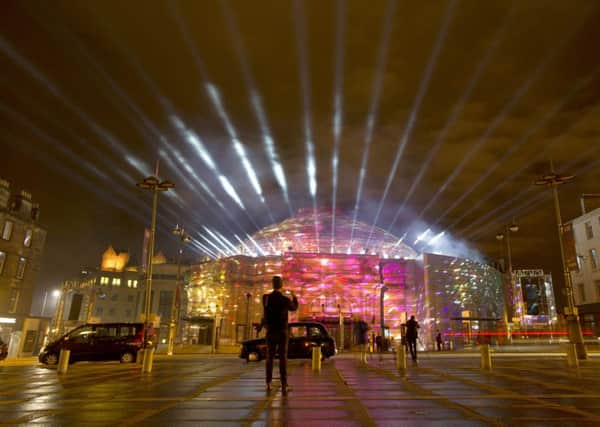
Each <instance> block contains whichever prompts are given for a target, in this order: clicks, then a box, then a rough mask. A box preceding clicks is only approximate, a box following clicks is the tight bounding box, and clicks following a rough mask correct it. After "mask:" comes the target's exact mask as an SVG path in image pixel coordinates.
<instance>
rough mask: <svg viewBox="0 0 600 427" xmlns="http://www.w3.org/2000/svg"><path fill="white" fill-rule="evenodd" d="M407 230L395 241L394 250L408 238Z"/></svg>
mask: <svg viewBox="0 0 600 427" xmlns="http://www.w3.org/2000/svg"><path fill="white" fill-rule="evenodd" d="M406 234H407V233H406V232H404V234H403V235H402V236H401V237H400V238H399V239H398V241H397V242H396V243H394V246H392V250H393V249H396V247H398V246H399V245H400V243H402V242H403V241H404V239H406Z"/></svg>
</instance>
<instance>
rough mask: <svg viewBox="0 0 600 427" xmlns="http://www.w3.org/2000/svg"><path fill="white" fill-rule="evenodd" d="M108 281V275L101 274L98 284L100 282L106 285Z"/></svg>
mask: <svg viewBox="0 0 600 427" xmlns="http://www.w3.org/2000/svg"><path fill="white" fill-rule="evenodd" d="M109 281H110V278H109V277H106V276H102V277H101V278H100V284H101V285H108V282H109Z"/></svg>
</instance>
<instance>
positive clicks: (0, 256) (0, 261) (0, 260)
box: [0, 251, 6, 274]
mask: <svg viewBox="0 0 600 427" xmlns="http://www.w3.org/2000/svg"><path fill="white" fill-rule="evenodd" d="M5 262H6V252H2V251H0V274H2V272H3V271H4V263H5Z"/></svg>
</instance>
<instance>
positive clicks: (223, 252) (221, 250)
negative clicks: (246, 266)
mask: <svg viewBox="0 0 600 427" xmlns="http://www.w3.org/2000/svg"><path fill="white" fill-rule="evenodd" d="M197 234H198V236H200V237H201V238H202V239H203V240H204V241H205V242H206V243H208V244H209V245H210V246H212V247H213V248H214V249H215V250H216V251H217V252H219V253H220V254H221V255H223V256H224V257H229V256H232V255H233V254H232V253H231V251H229V249H227V248H222V247H220V246H217V245H216V244H215V243H213V241H212V240H210V239H209V238H208V237H206V236H205V235H204V234H201V233H197Z"/></svg>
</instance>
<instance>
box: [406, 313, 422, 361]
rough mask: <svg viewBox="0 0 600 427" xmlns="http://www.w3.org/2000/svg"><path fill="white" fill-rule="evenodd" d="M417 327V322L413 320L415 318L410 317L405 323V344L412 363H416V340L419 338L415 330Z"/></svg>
mask: <svg viewBox="0 0 600 427" xmlns="http://www.w3.org/2000/svg"><path fill="white" fill-rule="evenodd" d="M419 327H420V326H419V322H417V321H416V320H415V316H410V319H409V320H408V321H407V322H406V342H407V344H408V349H409V351H410V355H411V357H412V360H413V362H416V361H417V338H418V337H419V333H418V332H417V330H418V329H419Z"/></svg>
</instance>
